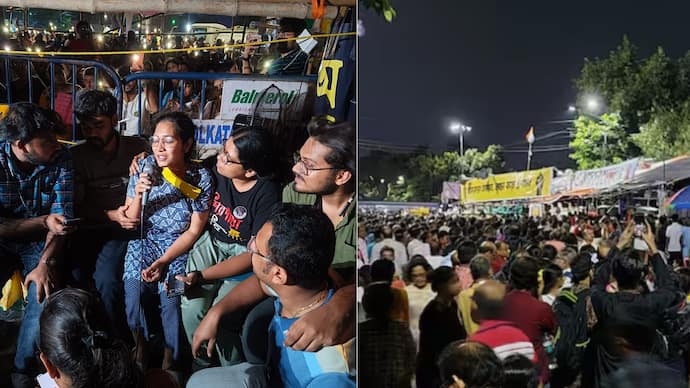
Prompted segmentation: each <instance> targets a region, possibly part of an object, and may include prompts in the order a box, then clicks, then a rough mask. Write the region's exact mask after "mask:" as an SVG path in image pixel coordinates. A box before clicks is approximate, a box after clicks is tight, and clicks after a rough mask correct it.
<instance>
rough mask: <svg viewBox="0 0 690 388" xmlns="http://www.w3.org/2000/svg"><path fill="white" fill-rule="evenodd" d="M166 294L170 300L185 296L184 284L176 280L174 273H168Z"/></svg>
mask: <svg viewBox="0 0 690 388" xmlns="http://www.w3.org/2000/svg"><path fill="white" fill-rule="evenodd" d="M165 286H166V287H165V288H166V290H165V293H166V295H167V296H168V298H174V297H176V296H180V295H182V294H184V282H183V281H182V280H178V279H177V278H175V275H173V274H172V272H169V273H168V278H167V280H166V282H165Z"/></svg>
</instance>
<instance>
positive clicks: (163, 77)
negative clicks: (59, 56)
mask: <svg viewBox="0 0 690 388" xmlns="http://www.w3.org/2000/svg"><path fill="white" fill-rule="evenodd" d="M147 80H148V81H150V80H158V107H159V110H163V109H164V107H163V106H162V105H163V97H164V96H163V90H164V83H165V81H172V80H179V85H178V88H179V96H184V89H185V82H189V81H201V88H200V102H199V106H200V109H199V117H192V119H199V120H201V119H202V115H203V111H204V106H205V105H206V88H207V85H208V82H209V81H210V82H213V81H218V80H222V81H226V80H242V81H275V82H280V81H298V82H308V83H314V84H315V83H316V80H317V77H316V76H271V77H267V76H264V75H248V74H235V73H193V72H186V73H182V72H138V73H132V74H129V75H127V76H126V77H125V78H124V79H123V80H122V85H123V86H124V85H127V84H128V83H130V82H133V81H136V82H137V93H138V95H137V99H138V104H139V106H138V108H139V112H140V113H139V118H138V124H137V130H138V134H139V135H141V133H142V128H141V125H142V114H141V112H143V111H144V98H145V97H146V96H143V97H144V98H142V90H143V89H142V81H147ZM179 109H180V111H183V110H184V104H183V103H182V102H180V104H179ZM122 114H123V115H124V112H123V113H122ZM120 119H124V117H122V115H121V116H120Z"/></svg>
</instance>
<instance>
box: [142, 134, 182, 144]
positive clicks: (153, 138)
mask: <svg viewBox="0 0 690 388" xmlns="http://www.w3.org/2000/svg"><path fill="white" fill-rule="evenodd" d="M176 141H177V139H176V138H175V136H171V135H166V136H163V137H158V136H151V139H149V142H150V143H151V147H153V146H155V145H158V143H160V142H163V145H165V146H169V145H173V144H175V142H176Z"/></svg>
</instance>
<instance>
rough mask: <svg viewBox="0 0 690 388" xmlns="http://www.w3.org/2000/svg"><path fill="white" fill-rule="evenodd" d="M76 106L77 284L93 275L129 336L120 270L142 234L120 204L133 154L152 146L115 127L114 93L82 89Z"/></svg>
mask: <svg viewBox="0 0 690 388" xmlns="http://www.w3.org/2000/svg"><path fill="white" fill-rule="evenodd" d="M74 112H75V115H76V118H77V123H78V125H79V127H80V129H81V131H82V134H83V136H84V139H85V140H86V141H85V142H84V143H81V144H78V145H76V146H74V147H72V148H71V149H70V152H71V153H72V158H73V159H74V163H75V164H74V166H75V167H74V168H75V171H74V172H75V197H74V199H75V213H76V215H77V217H79V218H81V219H82V221H81V224H80V226H79V229H78V230H77V231H76V232H75V233H74V239H73V242H72V244H71V250H72V252H73V253H72V254H71V255H70V257H71V258H72V259H73V260H74V262H73V263H71V264H72V265H73V274H74V275H75V277H76V279H75V280H76V281H77V284H76V285H77V286H80V287H83V288H85V289H88V284H89V280H90V279H91V278H93V280H94V283H95V284H96V289H97V290H98V293H99V295H100V298H101V300H102V301H103V304H104V307H105V309H106V312H107V313H108V315H109V317H108V318H109V319H110V321H111V322H113V327H114V329H115V330H116V333H117V334H118V336H120V337H121V338H122V339H123V340H125V341H128V342H131V341H132V339H131V335H130V332H129V328H128V327H127V322H126V320H125V305H124V288H123V283H122V271H123V266H124V258H125V254H126V253H127V243H128V241H129V240H130V239H136V238H138V234H137V233H136V232H134V229H135V228H136V227H137V225H138V223H139V220H138V219H130V218H127V216H126V215H125V211H124V209H125V208H124V207H122V208H119V207H120V205H121V204H122V199H123V198H124V197H125V195H126V192H127V182H128V181H129V163H130V161H131V160H132V157H133V156H134V155H136V154H138V153H140V152H143V151H146V150H147V149H149V147H148V145H147V144H146V142H145V141H144V139H142V138H138V137H129V136H120V135H119V134H118V132H117V126H118V116H117V102H116V101H115V97H113V95H112V94H110V93H108V92H104V91H99V90H84V91H82V92H80V93H79V94H78V95H77V98H76V102H75V107H74Z"/></svg>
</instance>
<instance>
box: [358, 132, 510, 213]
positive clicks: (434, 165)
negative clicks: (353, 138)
mask: <svg viewBox="0 0 690 388" xmlns="http://www.w3.org/2000/svg"><path fill="white" fill-rule="evenodd" d="M500 151H501V147H500V146H497V145H490V146H488V147H487V148H486V149H485V150H484V151H480V150H477V149H475V148H470V149H467V150H466V151H465V153H464V155H463V156H460V155H459V154H458V153H457V152H443V153H437V154H434V153H420V154H417V155H415V156H412V157H408V158H407V159H406V161H404V162H402V163H399V164H398V165H397V166H396V167H395V173H394V174H391V175H390V176H388V177H382V178H380V179H379V176H376V177H374V176H373V175H371V174H366V173H365V174H361V178H360V186H359V192H360V197H361V198H363V199H372V200H382V199H385V200H388V201H430V200H438V197H439V194H440V192H441V189H442V187H443V182H444V181H458V180H460V178H461V173H462V175H464V176H465V177H475V176H480V175H488V174H489V173H491V172H492V171H494V170H496V169H499V168H501V167H503V159H502V158H501V155H500ZM390 158H393V156H390ZM398 161H401V160H400V159H398ZM377 164H380V165H385V164H387V161H386V160H381V159H377ZM381 180H383V182H381Z"/></svg>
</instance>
